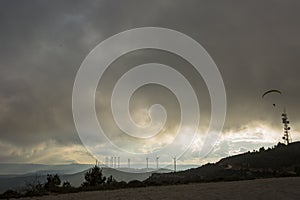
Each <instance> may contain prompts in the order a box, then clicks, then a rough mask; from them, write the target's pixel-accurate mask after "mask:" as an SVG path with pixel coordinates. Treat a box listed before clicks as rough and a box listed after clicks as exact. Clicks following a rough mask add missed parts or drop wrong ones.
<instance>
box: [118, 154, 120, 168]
mask: <svg viewBox="0 0 300 200" xmlns="http://www.w3.org/2000/svg"><path fill="white" fill-rule="evenodd" d="M118 168H120V157H118Z"/></svg>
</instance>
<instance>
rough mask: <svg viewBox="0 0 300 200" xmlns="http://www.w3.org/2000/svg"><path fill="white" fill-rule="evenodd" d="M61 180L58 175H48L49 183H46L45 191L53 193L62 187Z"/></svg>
mask: <svg viewBox="0 0 300 200" xmlns="http://www.w3.org/2000/svg"><path fill="white" fill-rule="evenodd" d="M60 183H61V180H60V178H59V176H58V175H57V174H55V175H52V174H48V175H47V182H46V183H45V189H46V190H48V191H52V190H54V189H56V188H58V186H59V185H60Z"/></svg>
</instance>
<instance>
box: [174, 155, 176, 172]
mask: <svg viewBox="0 0 300 200" xmlns="http://www.w3.org/2000/svg"><path fill="white" fill-rule="evenodd" d="M173 160H174V172H176V156H175V157H174V158H173Z"/></svg>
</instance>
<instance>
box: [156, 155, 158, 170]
mask: <svg viewBox="0 0 300 200" xmlns="http://www.w3.org/2000/svg"><path fill="white" fill-rule="evenodd" d="M158 159H159V157H158V156H156V169H158Z"/></svg>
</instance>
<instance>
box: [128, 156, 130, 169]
mask: <svg viewBox="0 0 300 200" xmlns="http://www.w3.org/2000/svg"><path fill="white" fill-rule="evenodd" d="M128 168H130V158H128Z"/></svg>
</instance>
